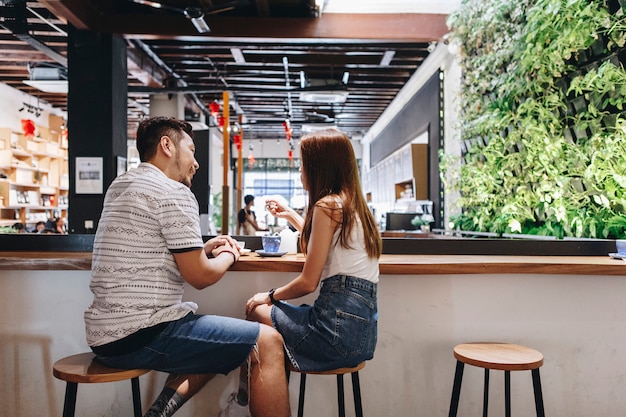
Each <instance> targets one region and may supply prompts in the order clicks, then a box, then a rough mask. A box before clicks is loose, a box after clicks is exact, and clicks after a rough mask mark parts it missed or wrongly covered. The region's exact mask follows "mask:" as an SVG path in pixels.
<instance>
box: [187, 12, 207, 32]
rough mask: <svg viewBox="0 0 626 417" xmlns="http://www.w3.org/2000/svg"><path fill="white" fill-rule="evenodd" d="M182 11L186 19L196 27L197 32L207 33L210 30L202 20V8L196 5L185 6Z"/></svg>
mask: <svg viewBox="0 0 626 417" xmlns="http://www.w3.org/2000/svg"><path fill="white" fill-rule="evenodd" d="M183 13H184V14H185V16H186V17H187V19H189V20H191V23H193V26H194V27H195V28H196V30H197V31H198V33H207V32H210V31H211V28H210V27H209V25H208V24H207V22H206V21H205V20H204V13H202V10H200V9H198V8H197V7H187V8H186V9H185V10H184V11H183Z"/></svg>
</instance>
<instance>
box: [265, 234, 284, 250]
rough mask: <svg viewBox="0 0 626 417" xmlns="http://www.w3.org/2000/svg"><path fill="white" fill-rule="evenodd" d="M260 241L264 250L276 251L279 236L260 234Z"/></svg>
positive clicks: (278, 245)
mask: <svg viewBox="0 0 626 417" xmlns="http://www.w3.org/2000/svg"><path fill="white" fill-rule="evenodd" d="M261 242H262V243H263V251H264V252H270V253H276V252H278V248H280V236H261Z"/></svg>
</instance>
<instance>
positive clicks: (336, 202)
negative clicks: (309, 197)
mask: <svg viewBox="0 0 626 417" xmlns="http://www.w3.org/2000/svg"><path fill="white" fill-rule="evenodd" d="M315 206H316V207H320V208H323V209H331V210H334V209H341V208H342V207H343V204H342V203H341V197H340V196H339V195H337V194H328V195H325V196H324V197H322V198H320V199H319V200H317V202H316V203H315Z"/></svg>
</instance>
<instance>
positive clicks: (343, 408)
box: [337, 374, 346, 417]
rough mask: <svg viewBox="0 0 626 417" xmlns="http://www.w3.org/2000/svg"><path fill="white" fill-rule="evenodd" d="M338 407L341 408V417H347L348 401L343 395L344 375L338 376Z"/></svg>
mask: <svg viewBox="0 0 626 417" xmlns="http://www.w3.org/2000/svg"><path fill="white" fill-rule="evenodd" d="M337 405H338V406H339V417H346V401H345V397H344V394H343V374H338V375H337Z"/></svg>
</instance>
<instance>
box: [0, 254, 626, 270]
mask: <svg viewBox="0 0 626 417" xmlns="http://www.w3.org/2000/svg"><path fill="white" fill-rule="evenodd" d="M303 264H304V255H302V254H287V255H284V256H282V257H267V258H262V257H260V256H259V255H257V254H255V253H250V254H248V255H244V256H241V257H240V259H239V261H238V262H237V263H236V264H234V265H233V266H232V267H231V271H244V272H300V271H301V270H302V265H303ZM90 269H91V253H89V252H30V251H22V252H0V270H5V271H6V270H32V271H35V270H90ZM380 273H381V274H384V275H415V274H435V275H436V274H518V273H519V274H567V275H626V262H624V261H622V260H616V259H613V258H610V257H609V256H515V255H408V254H383V255H382V257H381V259H380Z"/></svg>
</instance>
